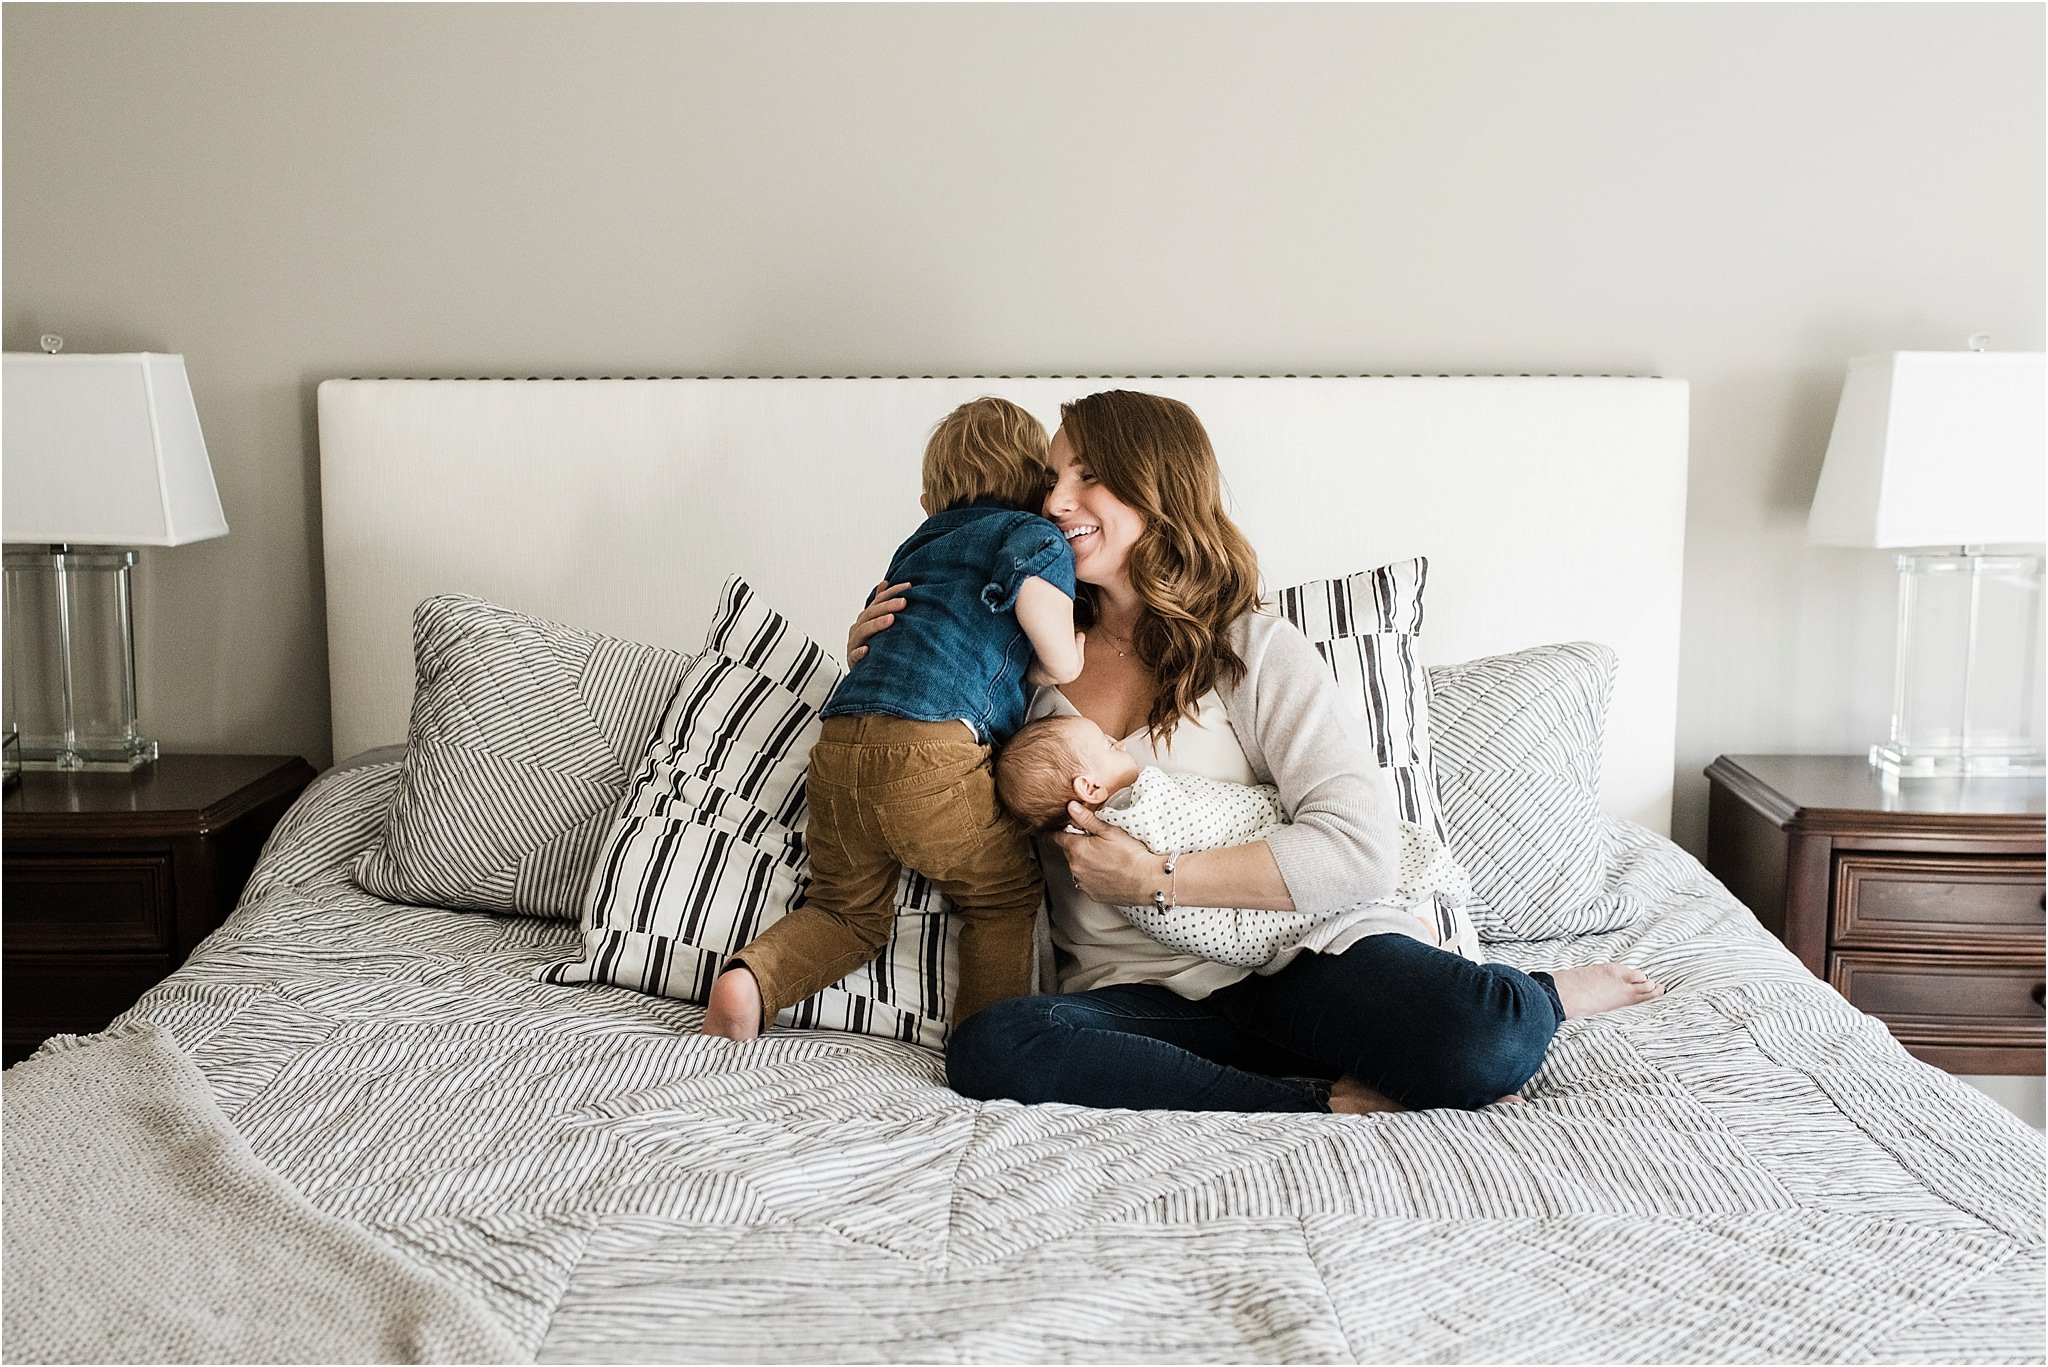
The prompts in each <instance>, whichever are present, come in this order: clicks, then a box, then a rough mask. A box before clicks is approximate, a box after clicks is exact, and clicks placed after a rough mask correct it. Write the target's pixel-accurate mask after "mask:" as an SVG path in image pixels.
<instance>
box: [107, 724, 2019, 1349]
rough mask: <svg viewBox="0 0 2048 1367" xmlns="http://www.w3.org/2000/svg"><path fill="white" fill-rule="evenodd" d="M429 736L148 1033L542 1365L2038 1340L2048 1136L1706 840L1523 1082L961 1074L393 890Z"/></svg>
mask: <svg viewBox="0 0 2048 1367" xmlns="http://www.w3.org/2000/svg"><path fill="white" fill-rule="evenodd" d="M397 776H398V766H397V765H396V764H392V763H380V764H369V765H365V766H360V767H354V768H349V769H345V770H340V771H335V772H331V773H329V774H328V775H326V776H324V777H323V778H322V779H320V780H319V781H318V782H316V783H315V785H314V786H313V787H312V788H311V789H310V790H308V792H307V793H306V794H305V796H304V797H303V798H302V799H301V800H300V802H299V803H298V804H297V805H296V806H295V807H294V808H293V810H292V811H291V812H290V813H289V814H288V815H287V816H286V818H285V820H284V821H283V822H282V823H281V824H280V826H279V827H278V829H277V831H276V832H275V834H274V835H273V837H272V839H271V842H270V845H269V846H268V848H267V850H266V852H265V854H264V856H263V859H262V861H261V863H260V864H259V866H258V868H257V870H256V873H255V875H254V877H253V879H252V880H251V882H250V885H249V888H248V890H247V892H246V894H245V896H244V898H243V902H242V905H241V906H240V908H239V909H238V910H237V911H236V912H235V914H234V916H233V917H232V918H230V920H229V921H228V922H227V924H226V925H225V926H223V927H222V928H221V930H219V931H218V932H217V933H216V934H214V935H213V936H212V937H211V938H209V939H208V940H207V941H206V942H205V943H204V944H203V945H202V946H201V947H200V949H199V950H198V952H197V953H196V954H195V955H194V956H193V958H192V960H191V961H190V962H189V963H188V964H187V965H186V966H185V967H184V968H183V969H181V970H180V971H179V972H177V973H175V974H173V975H172V976H171V977H170V978H169V979H167V980H166V981H165V982H164V983H163V984H161V985H160V986H159V987H157V988H156V989H154V990H152V991H151V992H150V993H149V994H148V995H147V996H145V997H144V998H143V999H142V1000H141V1001H140V1002H139V1003H138V1004H137V1005H136V1006H135V1007H134V1008H133V1009H132V1010H131V1011H130V1012H128V1013H127V1014H126V1015H125V1016H123V1017H122V1018H121V1020H120V1021H118V1022H116V1027H115V1028H117V1029H120V1028H125V1027H127V1026H130V1025H135V1024H140V1023H145V1022H147V1023H154V1024H156V1025H159V1026H161V1027H163V1028H164V1029H166V1030H167V1031H169V1032H170V1034H171V1035H172V1036H173V1037H174V1038H175V1039H176V1041H177V1043H178V1044H179V1046H180V1048H182V1049H183V1050H184V1051H185V1052H186V1053H187V1054H189V1055H190V1056H191V1057H192V1058H193V1059H194V1060H195V1061H196V1062H197V1063H198V1065H199V1067H200V1069H201V1070H202V1072H203V1073H204V1074H205V1076H206V1078H207V1079H208V1082H209V1084H210V1086H211V1087H212V1090H213V1093H214V1096H215V1098H216V1100H217V1101H218V1103H219V1104H220V1106H221V1108H222V1109H223V1111H224V1112H225V1113H226V1114H227V1115H228V1116H229V1117H231V1118H232V1120H233V1122H234V1124H235V1126H236V1127H237V1128H238V1129H239V1130H241V1131H242V1133H243V1134H244V1135H245V1136H246V1137H247V1138H248V1140H249V1141H250V1143H251V1144H252V1145H253V1147H254V1150H255V1153H256V1155H257V1156H258V1157H259V1158H260V1159H261V1160H262V1161H263V1162H265V1163H266V1164H268V1165H269V1166H270V1167H271V1168H272V1169H273V1170H274V1171H276V1172H277V1173H278V1174H279V1175H281V1176H282V1177H283V1178H284V1179H285V1180H286V1181H287V1182H289V1183H290V1184H291V1185H292V1186H294V1187H295V1188H297V1189H298V1190H299V1191H300V1192H302V1193H304V1194H305V1195H306V1196H307V1197H308V1198H310V1199H311V1200H312V1201H313V1202H314V1204H316V1205H317V1206H318V1207H320V1208H321V1209H322V1210H324V1211H326V1212H328V1213H330V1214H332V1215H335V1216H338V1217H340V1218H343V1219H345V1220H349V1221H352V1222H354V1223H356V1224H357V1225H359V1226H361V1227H363V1228H365V1229H367V1230H369V1231H370V1232H371V1233H372V1234H373V1235H375V1236H376V1237H377V1238H379V1239H381V1240H383V1241H385V1242H386V1243H387V1244H388V1245H389V1246H390V1247H391V1248H393V1249H395V1250H397V1251H398V1252H400V1253H401V1254H402V1255H403V1256H405V1257H406V1258H408V1259H410V1260H413V1261H414V1262H416V1263H417V1264H418V1265H419V1266H421V1267H423V1268H425V1269H427V1270H429V1271H431V1272H432V1273H434V1274H436V1275H438V1276H440V1277H442V1278H445V1280H446V1281H447V1282H448V1283H450V1284H451V1285H453V1286H456V1287H458V1288H461V1289H463V1290H465V1291H467V1292H469V1293H471V1294H472V1295H474V1296H475V1297H477V1298H479V1299H480V1300H482V1301H483V1302H484V1303H485V1304H486V1305H488V1306H489V1307H490V1308H491V1310H492V1311H493V1312H494V1313H495V1314H497V1315H498V1316H500V1317H502V1319H503V1320H504V1322H505V1324H506V1326H507V1327H508V1329H509V1330H510V1332H511V1333H512V1334H513V1336H514V1337H515V1339H516V1340H517V1341H518V1342H519V1343H521V1344H522V1345H523V1346H524V1347H525V1348H526V1349H528V1350H530V1351H531V1352H532V1353H533V1354H534V1355H535V1356H536V1357H537V1358H539V1359H540V1360H544V1361H559V1362H583V1361H590V1362H596V1361H613V1360H638V1361H646V1360H673V1361H685V1362H687V1361H717V1362H752V1361H773V1362H838V1361H848V1360H853V1361H903V1362H938V1361H949V1362H950V1361H976V1362H1010V1361H1020V1362H1022V1361H1082V1360H1085V1361H1125V1362H1152V1361H1160V1362H1165V1361H1173V1362H1192V1361H1293V1362H1355V1361H1381V1360H1397V1361H1427V1362H1437V1361H1442V1362H1455V1361H1519V1362H1555V1361H1637V1362H1659V1361H1684V1362H1706V1361H1757V1360H1773V1361H1842V1360H1854V1361H1864V1362H1871V1361H1875V1362H1909V1361H1925V1360H1940V1361H1950V1362H1975V1361H1985V1362H1990V1361H2041V1360H2042V1358H2043V1352H2044V1343H2043V1335H2044V1323H2043V1290H2042V1286H2043V1276H2044V1267H2043V1249H2042V1244H2043V1210H2042V1206H2043V1192H2042V1166H2043V1150H2042V1141H2041V1137H2040V1135H2039V1134H2037V1133H2036V1132H2035V1131H2033V1130H2032V1129H2031V1128H2029V1127H2027V1126H2025V1125H2024V1124H2022V1123H2021V1122H2020V1121H2018V1120H2017V1119H2016V1118H2014V1117H2013V1116H2011V1115H2010V1114H2008V1113H2007V1112H2006V1111H2004V1110H2002V1109H2001V1108H1999V1107H1997V1106H1996V1105H1994V1104H1993V1103H1991V1102H1990V1101H1989V1100H1988V1099H1986V1098H1984V1097H1983V1096H1981V1095H1980V1094H1979V1093H1977V1092H1975V1091H1973V1090H1972V1089H1970V1088H1968V1087H1966V1086H1963V1085H1962V1084H1960V1083H1957V1082H1956V1081H1954V1080H1953V1079H1951V1078H1949V1077H1947V1076H1946V1075H1944V1074H1942V1073H1940V1072H1939V1071H1937V1070H1935V1069H1933V1068H1930V1067H1928V1066H1926V1065H1923V1064H1921V1063H1919V1062H1917V1061H1915V1060H1914V1059H1913V1058H1911V1057H1910V1056H1909V1055H1907V1054H1906V1053H1905V1052H1904V1051H1903V1050H1902V1049H1901V1048H1900V1047H1899V1046H1898V1045H1897V1044H1896V1043H1895V1042H1894V1041H1893V1040H1892V1039H1891V1037H1890V1036H1889V1035H1888V1034H1887V1033H1886V1031H1885V1030H1884V1028H1883V1027H1882V1026H1881V1025H1880V1024H1879V1023H1878V1022H1877V1021H1875V1020H1873V1019H1871V1018H1869V1017H1867V1016H1864V1015H1862V1014H1860V1013H1858V1012H1856V1011H1855V1010H1853V1009H1852V1008H1850V1007H1849V1006H1848V1005H1847V1004H1846V1003H1845V1002H1844V1001H1843V1000H1842V999H1841V998H1840V997H1839V996H1837V995H1836V994H1835V993H1834V992H1833V991H1831V990H1830V989H1828V988H1827V987H1826V986H1825V985H1823V984H1821V983H1819V982H1817V981H1816V980H1814V979H1813V978H1812V977H1811V976H1810V975H1808V974H1807V973H1806V971H1805V970H1804V969H1803V968H1801V967H1800V965H1799V964H1798V962H1797V961H1796V960H1794V959H1793V958H1792V957H1791V956H1790V955H1789V954H1788V953H1787V952H1786V951H1785V950H1784V949H1783V948H1782V947H1781V946H1779V945H1778V944H1777V943H1776V942H1775V941H1774V940H1773V939H1771V937H1770V936H1769V935H1768V934H1766V933H1765V932H1764V931H1763V929H1762V928H1761V927H1760V926H1759V925H1758V924H1757V922H1756V920H1755V919H1754V918H1753V917H1752V916H1751V915H1750V914H1749V913H1748V912H1747V911H1746V910H1745V909H1744V908H1743V907H1742V906H1741V905H1740V904H1739V903H1737V902H1735V901H1734V900H1733V899H1732V898H1731V897H1730V896H1729V895H1728V894H1727V892H1726V891H1725V890H1724V889H1722V888H1721V886H1720V885H1719V884H1718V883H1716V882H1715V881H1714V880H1713V879H1712V878H1711V877H1709V876H1708V875H1707V874H1706V872H1705V871H1704V870H1703V869H1702V868H1701V867H1700V866H1699V865H1698V863H1697V862H1696V861H1694V860H1693V859H1692V858H1691V857H1690V856H1688V855H1686V854H1685V853H1684V852H1683V851H1681V850H1679V849H1678V848H1677V847H1676V846H1675V845H1673V844H1671V843H1670V842H1669V841H1667V840H1664V839H1663V838H1661V837H1659V836H1656V835H1653V834H1651V833H1650V832H1648V831H1647V830H1644V829H1642V828H1640V827H1637V826H1634V825H1631V824H1628V823H1625V822H1621V821H1612V822H1611V823H1610V826H1609V829H1608V833H1607V834H1608V845H1609V868H1608V891H1609V893H1610V894H1611V895H1615V896H1622V897H1627V898H1630V899H1633V902H1634V903H1635V904H1637V905H1639V906H1640V907H1641V908H1642V915H1641V916H1640V917H1639V918H1638V919H1637V920H1636V922H1635V923H1634V924H1633V925H1631V926H1630V927H1629V928H1627V929H1626V930H1623V931H1620V932H1616V933H1613V934H1608V935H1602V936H1596V937H1590V938H1581V939H1576V940H1555V941H1545V942H1540V943H1502V944H1494V945H1491V946H1489V953H1490V956H1491V957H1495V958H1499V959H1504V960H1506V961H1508V962H1510V963H1514V964H1516V965H1518V966H1520V967H1523V968H1525V969H1539V968H1557V967H1562V966H1566V965H1570V964H1576V963H1591V962H1597V961H1601V960H1605V959H1612V958H1626V959H1629V960H1631V961H1633V962H1635V963H1637V964H1639V965H1641V966H1643V967H1644V968H1646V969H1647V970H1649V971H1650V972H1651V973H1652V974H1653V975H1654V976H1656V977H1657V978H1659V979H1660V980H1661V981H1663V982H1664V983H1666V984H1667V985H1668V987H1669V992H1668V994H1667V995H1666V996H1665V997H1664V998H1662V999H1661V1000H1659V1001H1657V1002H1655V1003H1652V1004H1649V1005H1646V1006H1642V1007H1638V1008H1634V1009H1631V1010H1627V1011H1623V1012H1617V1013H1614V1014H1611V1015H1606V1016H1599V1017H1593V1018H1589V1019H1586V1020H1580V1021H1571V1022H1567V1023H1566V1024H1565V1025H1564V1027H1563V1028H1562V1029H1561V1031H1560V1032H1559V1034H1558V1036H1557V1039H1556V1042H1555V1044H1554V1045H1553V1046H1552V1048H1551V1051H1550V1054H1549V1057H1548V1059H1547V1060H1546V1062H1545V1064H1544V1066H1543V1068H1542V1070H1541V1071H1540V1072H1539V1073H1538V1074H1537V1075H1536V1077H1535V1078H1534V1079H1533V1081H1532V1082H1531V1084H1530V1085H1529V1087H1528V1088H1527V1090H1526V1093H1525V1095H1526V1097H1527V1102H1526V1104H1523V1105H1520V1106H1496V1107H1492V1108H1489V1109H1487V1110H1485V1111H1481V1112H1475V1113H1464V1112H1417V1113H1404V1114H1394V1115H1381V1116H1370V1117H1362V1116H1291V1115H1290V1116H1281V1115H1225V1114H1196V1113H1185V1112H1135V1111H1121V1110H1094V1109H1086V1108H1081V1107H1069V1106H1059V1105H1040V1106H1020V1105H1016V1104H1014V1103H1008V1102H998V1103H989V1104H982V1103H976V1102H971V1101H968V1100H965V1099H963V1098H961V1097H959V1096H957V1095H955V1094H954V1093H952V1092H951V1091H949V1090H948V1089H947V1088H946V1087H945V1085H944V1065H943V1060H942V1059H941V1058H940V1057H939V1056H938V1055H936V1054H933V1053H930V1052H928V1051H924V1050H920V1049H917V1048H914V1047H912V1046H909V1045H904V1044H899V1043H896V1042H893V1041H887V1040H879V1039H872V1038H865V1037H858V1036H851V1035H843V1034H833V1033H823V1032H775V1033H772V1034H770V1035H769V1036H767V1037H766V1038H764V1039H763V1040H761V1041H758V1042H756V1043H754V1044H751V1045H744V1046H735V1045H731V1044H728V1043H726V1042H725V1041H722V1040H714V1039H708V1038H704V1037H700V1036H699V1035H697V1034H696V1027H697V1023H698V1019H699V1012H698V1009H697V1008H696V1007H694V1006H691V1005H688V1004H686V1003H682V1002H676V1001H669V1000H665V999H661V998H655V997H648V996H642V995H639V994H636V993H632V992H628V991H624V990H621V989H616V988H608V987H556V986H549V985H545V984H542V983H539V982H537V981H535V978H534V973H535V970H536V969H538V968H539V967H540V966H541V965H543V964H547V963H550V962H553V961H555V960H557V959H560V958H562V957H564V956H566V955H567V954H568V953H570V952H571V951H572V950H573V948H574V943H575V934H576V932H575V927H574V926H572V925H569V924H566V923H561V922H548V921H536V920H528V919H521V918H515V917H501V916H490V915H479V914H475V913H455V912H448V911H443V910H437V909H432V908H422V907H410V906H401V905H396V904H393V903H390V902H385V901H380V900H378V899H376V898H374V897H371V896H369V895H367V894H365V893H363V892H361V891H359V890H358V889H356V888H355V887H354V886H353V885H352V884H351V882H350V881H349V878H348V873H347V870H348V868H349V866H350V864H351V863H352V862H353V860H354V859H355V858H356V856H357V855H358V854H360V853H361V851H362V850H363V849H365V848H366V847H367V846H368V845H369V844H370V843H371V842H372V841H373V840H374V839H375V838H376V837H377V835H378V832H379V830H380V826H381V822H382V819H383V814H384V809H385V807H386V804H387V803H388V801H389V799H390V795H391V792H392V789H393V787H394V785H395V784H396V781H397Z"/></svg>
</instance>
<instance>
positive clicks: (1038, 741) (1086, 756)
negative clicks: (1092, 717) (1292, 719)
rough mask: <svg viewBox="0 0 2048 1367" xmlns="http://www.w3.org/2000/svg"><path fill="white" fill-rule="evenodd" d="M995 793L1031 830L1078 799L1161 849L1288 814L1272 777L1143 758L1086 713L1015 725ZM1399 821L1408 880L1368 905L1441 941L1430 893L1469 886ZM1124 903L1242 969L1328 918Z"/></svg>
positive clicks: (1208, 955)
mask: <svg viewBox="0 0 2048 1367" xmlns="http://www.w3.org/2000/svg"><path fill="white" fill-rule="evenodd" d="M996 792H997V793H998V795H999V796H1001V798H1002V800H1003V805H1004V806H1005V807H1007V808H1009V810H1010V811H1011V813H1012V814H1014V815H1015V816H1016V817H1017V818H1018V819H1019V820H1021V821H1023V822H1024V823H1025V824H1026V825H1028V826H1029V827H1031V829H1032V830H1034V831H1051V830H1057V829H1059V828H1060V827H1061V826H1063V825H1065V824H1066V820H1067V804H1068V803H1069V802H1074V801H1078V802H1080V803H1082V804H1083V805H1085V806H1087V807H1090V808H1092V809H1093V810H1094V811H1095V814H1096V815H1097V816H1098V817H1100V818H1101V819H1102V820H1103V821H1105V822H1107V823H1109V824H1110V825H1112V826H1115V827H1117V828H1118V829H1120V830H1123V831H1126V832H1128V833H1130V834H1131V835H1132V836H1134V837H1136V838H1137V839H1138V840H1139V841H1140V842H1141V843H1142V844H1144V845H1145V847H1146V848H1147V849H1149V850H1151V851H1152V852H1153V853H1154V854H1157V855H1162V856H1173V855H1181V854H1192V853H1194V852H1196V851H1198V850H1215V849H1223V848H1225V847H1228V846H1231V845H1241V844H1244V843H1246V842H1247V841H1252V840H1257V839H1260V838H1261V837H1263V836H1264V835H1265V834H1266V833H1267V832H1269V831H1271V830H1272V829H1274V828H1275V827H1277V826H1283V825H1285V824H1287V813H1286V812H1285V811H1283V810H1282V809H1281V806H1280V791H1279V789H1277V788H1275V787H1274V786H1273V785H1272V784H1270V783H1257V784H1251V783H1228V782H1225V781H1224V780H1222V779H1213V778H1203V777H1201V776H1200V775H1198V774H1176V773H1170V772H1168V771H1167V770H1164V769H1157V768H1153V767H1150V766H1147V765H1141V764H1139V763H1138V761H1137V760H1135V759H1133V758H1132V757H1131V756H1130V754H1129V753H1128V752H1127V751H1126V750H1125V749H1124V746H1123V742H1122V741H1118V740H1112V739H1110V737H1109V736H1108V735H1107V734H1106V733H1105V732H1104V731H1103V729H1102V728H1101V727H1099V726H1097V725H1096V724H1095V723H1094V722H1092V721H1089V720H1088V719H1087V718H1086V717H1079V716H1061V717H1041V718H1039V719H1038V720H1037V721H1034V722H1031V723H1028V724H1027V725H1025V726H1024V727H1022V728H1021V729H1020V730H1018V732H1017V734H1016V735H1015V736H1013V737H1011V739H1010V743H1009V744H1008V745H1007V746H1005V747H1003V749H1002V750H1001V751H1000V752H999V753H998V755H997V756H996ZM1400 831H1401V878H1400V883H1399V885H1398V886H1397V887H1396V888H1395V889H1394V892H1393V894H1392V895H1391V896H1388V897H1384V898H1380V899H1378V900H1377V901H1376V902H1374V903H1369V904H1367V905H1377V906H1398V907H1401V908H1403V909H1404V910H1407V911H1409V912H1411V913H1412V914H1413V915H1414V916H1415V918H1416V921H1417V923H1418V925H1419V927H1420V929H1421V932H1422V933H1421V936H1420V938H1422V939H1424V940H1426V941H1427V942H1429V943H1430V944H1436V943H1437V932H1436V919H1435V915H1434V908H1433V905H1432V903H1433V899H1434V897H1435V896H1437V895H1444V896H1447V897H1450V898H1452V899H1454V900H1457V901H1464V900H1466V899H1468V898H1470V896H1471V895H1472V890H1471V885H1470V883H1468V882H1467V881H1466V878H1465V873H1464V870H1462V869H1460V868H1459V867H1458V866H1457V863H1456V862H1455V861H1454V860H1452V858H1451V854H1450V851H1449V850H1447V849H1445V848H1444V845H1443V842H1442V841H1440V840H1438V839H1437V838H1436V837H1435V836H1433V835H1431V834H1430V833H1429V832H1428V831H1426V830H1424V829H1423V828H1422V827H1420V826H1417V825H1415V824H1414V823H1412V822H1407V821H1403V822H1401V823H1400ZM1120 910H1121V911H1122V912H1123V914H1124V916H1125V917H1126V918H1127V919H1128V920H1129V921H1130V923H1131V924H1132V925H1134V926H1136V927H1137V928H1138V929H1139V930H1142V931H1144V932H1145V933H1146V934H1147V935H1149V936H1151V937H1152V938H1153V939H1155V940H1157V941H1159V943H1161V944H1163V945H1165V946H1166V947H1167V948H1169V949H1172V950H1175V951H1177V952H1179V953H1182V954H1194V955H1197V956H1199V957H1201V958H1204V959H1211V960H1214V961H1215V962H1217V963H1221V964H1231V965H1234V966H1236V967H1239V968H1261V967H1264V966H1266V965H1267V964H1269V963H1271V962H1272V961H1273V960H1274V958H1275V957H1276V956H1278V955H1281V954H1283V953H1285V952H1286V951H1288V950H1291V949H1293V948H1294V947H1295V946H1296V945H1297V944H1299V942H1300V941H1301V939H1302V937H1303V936H1304V935H1305V934H1307V932H1308V930H1309V929H1310V927H1312V926H1314V925H1316V924H1317V923H1318V922H1320V921H1322V920H1324V919H1325V917H1324V916H1321V915H1310V914H1309V913H1306V912H1299V911H1256V910H1240V909H1233V908H1229V907H1183V906H1165V907H1160V906H1135V907H1122V908H1120ZM1289 957H1292V956H1291V955H1289Z"/></svg>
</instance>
